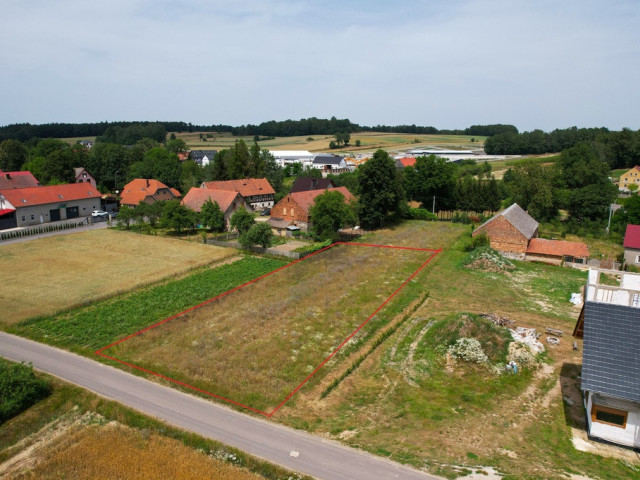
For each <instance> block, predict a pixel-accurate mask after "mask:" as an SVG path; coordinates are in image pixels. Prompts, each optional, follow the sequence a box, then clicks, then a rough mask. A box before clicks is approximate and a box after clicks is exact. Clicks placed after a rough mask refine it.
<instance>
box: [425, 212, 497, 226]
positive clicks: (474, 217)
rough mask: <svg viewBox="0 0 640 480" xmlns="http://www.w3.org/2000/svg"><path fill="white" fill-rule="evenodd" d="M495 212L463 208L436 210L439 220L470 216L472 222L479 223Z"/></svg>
mask: <svg viewBox="0 0 640 480" xmlns="http://www.w3.org/2000/svg"><path fill="white" fill-rule="evenodd" d="M494 214H495V212H489V211H486V212H465V211H462V210H440V211H439V212H436V216H437V217H438V220H447V221H451V220H453V218H454V217H462V218H468V219H469V220H470V221H471V222H474V223H478V222H480V220H482V218H485V219H486V218H490V217H493V215H494Z"/></svg>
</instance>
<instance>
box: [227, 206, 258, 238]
mask: <svg viewBox="0 0 640 480" xmlns="http://www.w3.org/2000/svg"><path fill="white" fill-rule="evenodd" d="M229 223H230V225H231V228H235V229H236V230H237V231H238V233H239V234H240V235H242V234H243V233H246V232H248V231H249V229H250V228H251V225H253V224H254V223H255V220H254V219H253V215H251V214H250V213H249V212H248V211H247V210H246V209H245V208H244V207H240V208H239V209H238V210H236V211H235V212H234V213H233V215H231V220H230V221H229Z"/></svg>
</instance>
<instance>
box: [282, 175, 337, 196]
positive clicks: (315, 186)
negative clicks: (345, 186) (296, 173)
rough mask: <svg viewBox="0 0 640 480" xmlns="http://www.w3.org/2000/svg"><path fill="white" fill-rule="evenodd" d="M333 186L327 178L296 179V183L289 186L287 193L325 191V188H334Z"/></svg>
mask: <svg viewBox="0 0 640 480" xmlns="http://www.w3.org/2000/svg"><path fill="white" fill-rule="evenodd" d="M334 187H335V185H334V184H333V182H332V181H331V180H330V179H328V178H309V177H298V178H296V181H295V182H293V185H291V190H289V193H296V192H308V191H309V190H326V189H327V188H334Z"/></svg>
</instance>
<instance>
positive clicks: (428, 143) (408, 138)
mask: <svg viewBox="0 0 640 480" xmlns="http://www.w3.org/2000/svg"><path fill="white" fill-rule="evenodd" d="M203 135H205V136H206V133H205V134H203ZM211 135H212V136H213V137H212V138H208V139H207V141H206V142H203V141H202V140H201V139H200V133H199V132H191V133H188V132H182V133H177V132H176V136H177V137H178V138H182V139H183V140H184V141H185V142H186V143H187V145H188V146H189V148H191V149H200V150H202V149H216V150H221V149H224V148H229V147H231V146H233V144H234V143H235V141H236V140H239V139H242V140H244V141H245V142H247V144H252V143H253V137H250V136H246V137H234V136H233V135H231V134H229V133H213V134H211ZM472 138H473V139H474V140H475V141H474V142H471V139H472ZM485 138H486V137H472V136H470V135H417V134H409V133H380V132H361V133H354V134H352V135H351V140H350V142H349V143H350V145H349V146H348V147H347V148H345V149H340V150H330V149H329V142H331V140H335V138H334V137H333V136H331V135H311V136H298V137H276V138H275V139H273V140H262V141H260V147H261V148H266V149H268V150H309V151H311V152H329V151H332V152H336V153H343V152H353V153H358V152H361V153H364V152H371V151H374V150H377V149H378V148H383V149H385V150H398V149H404V150H406V149H409V148H420V147H434V146H441V147H446V148H461V149H468V148H482V145H483V143H484V140H485ZM356 140H360V142H361V145H360V147H356V146H355V145H356ZM416 140H417V141H416Z"/></svg>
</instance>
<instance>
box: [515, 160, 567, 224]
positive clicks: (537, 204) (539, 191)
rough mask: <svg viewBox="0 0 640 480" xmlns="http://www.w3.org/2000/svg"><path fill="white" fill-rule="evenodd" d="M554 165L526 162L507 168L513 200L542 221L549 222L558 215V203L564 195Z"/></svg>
mask: <svg viewBox="0 0 640 480" xmlns="http://www.w3.org/2000/svg"><path fill="white" fill-rule="evenodd" d="M555 181H556V174H555V171H554V169H553V168H552V167H543V166H541V165H539V164H535V163H531V162H528V163H524V164H522V165H519V166H518V167H516V168H513V169H510V170H507V172H506V173H505V176H504V182H505V184H506V188H507V192H508V193H509V196H510V198H511V200H512V201H513V202H515V203H517V204H518V205H520V206H521V207H522V208H523V209H524V210H526V211H528V212H529V214H530V215H531V216H532V217H533V218H535V219H536V220H538V221H540V222H547V221H549V220H552V219H554V218H556V217H557V216H558V203H559V198H560V196H561V195H562V193H561V192H560V189H557V187H556V185H555V183H554V182H555Z"/></svg>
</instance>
